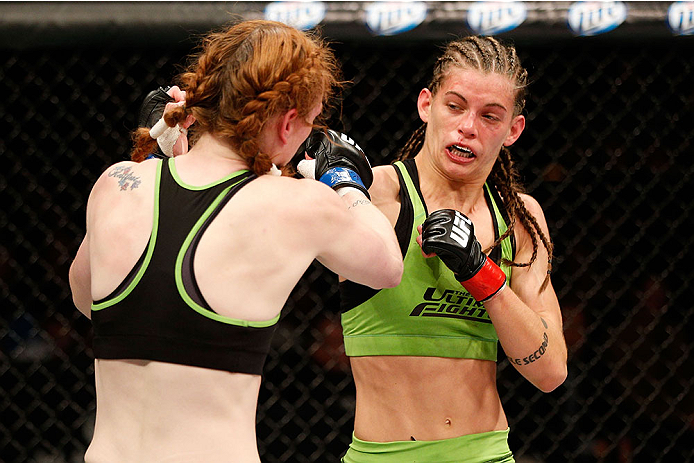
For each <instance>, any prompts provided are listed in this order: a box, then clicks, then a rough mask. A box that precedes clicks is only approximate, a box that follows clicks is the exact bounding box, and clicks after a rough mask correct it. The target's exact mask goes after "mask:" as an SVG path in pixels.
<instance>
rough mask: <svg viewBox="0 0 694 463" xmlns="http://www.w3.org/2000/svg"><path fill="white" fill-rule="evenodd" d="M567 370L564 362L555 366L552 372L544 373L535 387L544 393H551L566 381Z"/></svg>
mask: <svg viewBox="0 0 694 463" xmlns="http://www.w3.org/2000/svg"><path fill="white" fill-rule="evenodd" d="M567 376H568V370H567V367H566V362H562V363H561V364H560V365H557V366H556V367H555V368H553V369H552V371H548V372H546V373H545V374H544V375H543V377H542V378H541V379H540V380H539V381H538V382H537V383H536V384H535V386H536V387H537V388H538V389H539V390H541V391H542V392H544V393H548V392H552V391H554V390H555V389H556V388H558V387H559V386H561V385H562V384H564V381H566V377H567Z"/></svg>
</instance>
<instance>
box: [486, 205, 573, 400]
mask: <svg viewBox="0 0 694 463" xmlns="http://www.w3.org/2000/svg"><path fill="white" fill-rule="evenodd" d="M521 197H522V199H523V201H524V203H525V207H526V208H527V209H528V211H529V212H530V213H531V214H532V215H533V216H534V217H535V219H536V220H537V223H538V225H539V227H540V229H541V230H542V232H543V233H544V234H545V236H546V237H549V230H548V228H547V223H546V220H545V216H544V213H543V211H542V208H541V207H540V205H539V204H538V203H537V201H536V200H535V199H534V198H532V197H530V196H528V195H521ZM515 237H516V243H517V252H516V257H515V261H516V262H519V263H522V262H528V261H529V260H530V257H531V256H532V251H533V249H532V241H531V238H530V235H529V232H528V230H526V229H525V227H523V226H522V225H520V224H518V225H517V226H516V229H515ZM547 258H548V252H547V249H545V247H544V246H543V245H542V242H541V241H540V240H539V238H538V249H537V257H536V259H535V262H533V264H532V265H530V266H528V267H512V269H513V270H512V276H511V282H510V286H509V287H507V288H506V289H504V290H502V291H500V292H499V293H498V294H497V295H496V296H494V297H493V298H492V299H491V300H489V301H486V302H484V306H485V308H486V309H487V312H488V313H489V317H490V318H491V320H492V323H493V324H494V327H495V328H496V332H497V334H498V335H499V341H500V342H501V346H502V347H503V349H504V352H505V354H506V356H507V357H508V359H509V361H510V362H511V364H512V365H513V366H514V367H515V368H516V370H518V372H520V373H521V374H522V375H523V376H524V377H525V378H526V379H527V380H528V381H530V382H531V383H533V384H534V385H535V386H536V387H537V388H539V389H540V390H542V391H543V392H550V391H552V390H554V389H556V388H557V387H558V386H560V385H561V384H562V383H563V382H564V380H565V379H566V375H567V366H566V362H567V350H566V341H565V340H564V334H563V328H562V316H561V308H560V307H559V301H558V300H557V295H556V293H555V292H554V288H553V287H552V282H551V281H548V282H547V284H546V286H545V287H544V289H542V291H541V290H540V289H541V288H542V284H543V282H544V281H545V278H546V277H548V273H547V270H548V266H549V264H548V262H547Z"/></svg>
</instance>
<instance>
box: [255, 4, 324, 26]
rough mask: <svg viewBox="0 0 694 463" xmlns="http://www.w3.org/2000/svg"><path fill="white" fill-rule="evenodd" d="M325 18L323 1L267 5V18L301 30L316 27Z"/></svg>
mask: <svg viewBox="0 0 694 463" xmlns="http://www.w3.org/2000/svg"><path fill="white" fill-rule="evenodd" d="M324 18H325V3H323V2H272V3H269V4H268V5H267V6H266V7H265V19H267V20H270V21H278V22H281V23H284V24H288V25H290V26H292V27H296V28H297V29H301V30H307V29H312V28H314V27H316V26H317V25H318V24H319V23H320V22H321V21H323V19H324Z"/></svg>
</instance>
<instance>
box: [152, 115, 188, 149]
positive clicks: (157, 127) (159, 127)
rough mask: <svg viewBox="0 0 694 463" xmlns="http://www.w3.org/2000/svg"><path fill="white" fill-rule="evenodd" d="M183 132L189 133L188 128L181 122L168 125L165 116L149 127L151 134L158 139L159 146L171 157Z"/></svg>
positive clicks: (184, 133)
mask: <svg viewBox="0 0 694 463" xmlns="http://www.w3.org/2000/svg"><path fill="white" fill-rule="evenodd" d="M181 134H183V135H188V130H187V129H184V128H183V127H181V126H180V125H179V124H176V126H175V127H169V126H168V125H166V122H165V121H164V118H163V117H162V118H161V119H159V121H158V122H157V123H156V124H154V126H153V127H152V128H151V129H149V136H150V137H152V138H154V139H155V140H157V144H158V145H159V148H161V151H162V153H164V154H165V155H166V156H168V157H170V158H171V157H173V148H174V145H175V144H176V142H177V141H178V138H179V137H180V136H181Z"/></svg>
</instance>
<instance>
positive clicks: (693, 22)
mask: <svg viewBox="0 0 694 463" xmlns="http://www.w3.org/2000/svg"><path fill="white" fill-rule="evenodd" d="M667 25H668V27H669V28H670V30H671V31H672V33H673V34H674V35H694V2H692V1H690V2H674V3H673V4H672V5H670V8H668V14H667Z"/></svg>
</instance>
